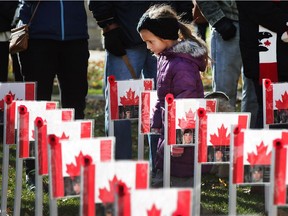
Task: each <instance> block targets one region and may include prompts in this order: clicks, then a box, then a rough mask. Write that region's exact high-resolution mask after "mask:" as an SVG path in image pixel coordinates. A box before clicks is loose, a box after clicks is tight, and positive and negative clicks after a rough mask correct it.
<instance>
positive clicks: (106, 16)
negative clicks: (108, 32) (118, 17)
mask: <svg viewBox="0 0 288 216" xmlns="http://www.w3.org/2000/svg"><path fill="white" fill-rule="evenodd" d="M88 7H89V10H90V11H91V12H92V14H93V17H94V18H95V19H96V21H97V24H98V25H99V26H100V27H101V28H103V27H105V25H107V24H110V23H113V22H115V20H114V16H115V10H114V6H113V2H112V1H97V0H91V1H90V2H89V5H88Z"/></svg>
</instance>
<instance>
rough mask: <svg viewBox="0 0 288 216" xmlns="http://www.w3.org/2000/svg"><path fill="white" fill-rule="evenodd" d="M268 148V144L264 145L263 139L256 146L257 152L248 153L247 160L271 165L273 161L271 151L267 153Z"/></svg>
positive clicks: (252, 163) (252, 162)
mask: <svg viewBox="0 0 288 216" xmlns="http://www.w3.org/2000/svg"><path fill="white" fill-rule="evenodd" d="M267 148H268V146H267V145H266V146H265V145H264V143H263V141H262V142H261V143H260V145H258V146H256V149H257V152H256V154H255V153H254V152H252V153H248V159H247V161H248V162H249V163H250V164H251V165H256V164H259V165H260V164H261V165H270V162H271V153H272V152H271V151H270V152H269V153H268V154H267Z"/></svg>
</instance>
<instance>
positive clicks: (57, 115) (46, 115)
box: [32, 108, 74, 175]
mask: <svg viewBox="0 0 288 216" xmlns="http://www.w3.org/2000/svg"><path fill="white" fill-rule="evenodd" d="M72 120H74V109H67V108H66V109H65V108H64V109H55V110H47V111H45V112H43V113H42V115H41V117H40V116H38V117H36V119H35V121H34V131H33V135H32V137H34V139H35V152H38V154H37V155H35V156H38V157H36V158H38V165H39V170H38V172H39V175H47V174H48V143H47V134H50V133H51V128H53V127H54V126H53V125H55V124H56V122H65V121H72ZM47 125H49V127H47ZM48 129H49V130H48ZM58 129H59V128H58ZM64 129H66V128H64ZM58 132H59V131H58Z"/></svg>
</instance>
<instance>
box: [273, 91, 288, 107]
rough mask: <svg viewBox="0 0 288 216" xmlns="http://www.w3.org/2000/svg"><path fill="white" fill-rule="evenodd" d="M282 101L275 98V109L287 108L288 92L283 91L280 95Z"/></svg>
mask: <svg viewBox="0 0 288 216" xmlns="http://www.w3.org/2000/svg"><path fill="white" fill-rule="evenodd" d="M281 97H282V101H281V100H276V105H275V106H276V108H277V109H288V94H287V92H286V91H285V92H284V94H282V95H281Z"/></svg>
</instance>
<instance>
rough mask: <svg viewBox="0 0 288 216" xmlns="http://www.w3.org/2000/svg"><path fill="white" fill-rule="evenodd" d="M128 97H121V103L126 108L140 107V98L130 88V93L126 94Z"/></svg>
mask: <svg viewBox="0 0 288 216" xmlns="http://www.w3.org/2000/svg"><path fill="white" fill-rule="evenodd" d="M126 96H127V97H125V96H123V97H120V103H121V104H122V105H124V106H131V105H138V104H139V96H135V91H132V89H131V88H130V89H129V91H127V92H126Z"/></svg>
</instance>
